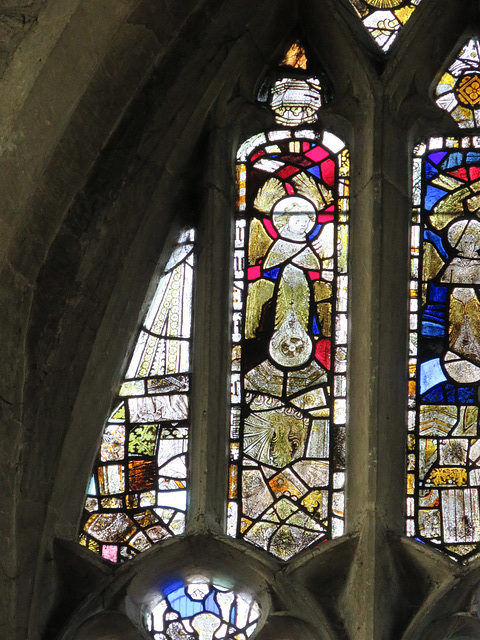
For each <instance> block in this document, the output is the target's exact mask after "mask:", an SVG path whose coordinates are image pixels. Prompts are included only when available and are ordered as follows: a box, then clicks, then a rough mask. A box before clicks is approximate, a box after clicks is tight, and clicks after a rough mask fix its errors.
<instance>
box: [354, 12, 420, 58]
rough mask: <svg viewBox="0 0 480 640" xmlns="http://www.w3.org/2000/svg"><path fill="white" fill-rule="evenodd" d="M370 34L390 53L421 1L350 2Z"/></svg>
mask: <svg viewBox="0 0 480 640" xmlns="http://www.w3.org/2000/svg"><path fill="white" fill-rule="evenodd" d="M350 2H351V3H352V5H353V7H354V9H355V11H356V12H357V14H358V15H359V17H360V18H361V20H362V22H363V24H364V25H365V27H366V28H367V29H368V32H369V33H370V35H371V36H372V38H373V39H374V40H375V42H376V43H377V44H378V46H379V47H380V48H381V49H382V50H383V51H388V50H389V49H390V47H391V46H392V44H393V43H394V41H395V38H396V37H397V35H398V34H399V32H400V30H401V29H402V28H403V26H404V25H405V24H406V22H407V20H409V18H410V17H411V15H412V13H413V12H414V11H415V9H416V8H417V6H418V5H419V4H420V2H421V0H350Z"/></svg>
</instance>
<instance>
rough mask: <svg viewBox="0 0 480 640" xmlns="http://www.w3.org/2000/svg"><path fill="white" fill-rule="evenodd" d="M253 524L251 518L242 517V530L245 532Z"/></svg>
mask: <svg viewBox="0 0 480 640" xmlns="http://www.w3.org/2000/svg"><path fill="white" fill-rule="evenodd" d="M251 524H252V521H251V520H249V519H248V518H242V521H241V523H240V531H241V532H242V533H244V532H245V531H246V530H247V529H248V527H249V526H250V525H251Z"/></svg>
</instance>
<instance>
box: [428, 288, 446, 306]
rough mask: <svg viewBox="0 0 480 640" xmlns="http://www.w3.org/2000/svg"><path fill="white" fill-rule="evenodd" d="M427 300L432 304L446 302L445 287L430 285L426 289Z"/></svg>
mask: <svg viewBox="0 0 480 640" xmlns="http://www.w3.org/2000/svg"><path fill="white" fill-rule="evenodd" d="M428 299H429V300H431V301H432V302H447V287H443V286H440V287H439V286H438V285H436V284H430V286H429V287H428Z"/></svg>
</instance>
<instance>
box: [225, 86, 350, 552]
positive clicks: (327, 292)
mask: <svg viewBox="0 0 480 640" xmlns="http://www.w3.org/2000/svg"><path fill="white" fill-rule="evenodd" d="M312 84H315V83H313V81H311V80H308V81H306V83H305V86H304V88H303V92H304V93H303V95H304V102H303V103H301V95H302V90H301V89H300V88H296V89H295V90H296V95H295V98H296V100H297V102H298V104H299V106H300V109H299V111H298V113H299V114H300V115H299V118H298V119H292V120H290V121H289V122H290V126H294V125H297V124H304V123H305V122H310V120H309V118H310V117H311V116H312V114H309V113H307V110H306V106H309V105H311V104H312V101H313V100H316V98H315V99H312V97H311V93H310V90H311V86H312ZM315 86H318V85H317V84H315ZM276 90H277V85H276V84H274V85H273V88H272V93H274V92H275V91H276ZM314 115H315V117H316V114H314ZM282 117H283V114H280V116H279V117H277V121H281V122H283V120H281V118H282ZM237 161H238V164H237V178H238V194H239V197H238V211H237V219H236V232H235V255H234V260H235V262H234V293H233V338H232V339H233V351H232V374H231V379H232V420H231V449H230V454H231V465H230V482H229V497H230V500H229V504H228V533H229V535H232V536H237V537H241V538H243V539H245V540H247V541H248V542H250V543H252V544H254V545H256V546H258V547H261V548H263V549H265V550H267V551H269V552H270V553H272V554H273V555H275V556H277V557H279V558H281V559H283V560H287V559H289V558H291V557H292V556H293V555H295V554H296V553H298V552H300V551H302V550H303V549H305V548H307V547H309V546H312V545H318V544H320V543H321V542H323V541H324V540H326V539H328V538H332V537H336V536H340V535H342V533H343V525H344V521H343V516H344V513H343V512H344V507H343V504H344V491H343V490H344V480H345V467H344V457H345V423H346V386H347V385H346V367H347V362H346V357H347V299H348V295H347V291H348V275H347V252H348V211H349V197H348V196H349V186H348V176H349V167H350V164H349V155H348V150H347V149H346V148H345V144H344V142H343V141H342V140H340V139H339V138H338V137H337V136H335V135H333V134H332V133H329V132H323V133H316V132H314V131H312V130H310V129H302V128H296V127H295V128H292V129H281V130H274V131H270V132H268V133H262V134H259V135H257V136H254V137H253V138H250V139H249V140H247V141H246V142H245V143H244V144H243V145H242V146H241V147H240V149H239V151H238V154H237Z"/></svg>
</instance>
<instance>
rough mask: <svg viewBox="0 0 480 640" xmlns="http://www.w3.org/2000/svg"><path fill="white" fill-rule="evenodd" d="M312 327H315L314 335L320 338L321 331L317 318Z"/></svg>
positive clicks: (313, 329)
mask: <svg viewBox="0 0 480 640" xmlns="http://www.w3.org/2000/svg"><path fill="white" fill-rule="evenodd" d="M312 325H313V326H312V332H313V335H315V336H318V335H319V333H320V329H319V328H318V324H317V319H316V318H315V316H314V317H313V323H312Z"/></svg>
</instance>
